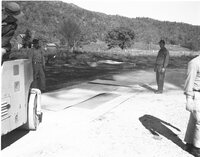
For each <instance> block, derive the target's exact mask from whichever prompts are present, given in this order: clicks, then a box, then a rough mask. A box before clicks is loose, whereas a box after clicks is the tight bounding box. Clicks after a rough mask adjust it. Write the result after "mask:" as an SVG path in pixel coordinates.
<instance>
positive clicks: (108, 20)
mask: <svg viewBox="0 0 200 157" xmlns="http://www.w3.org/2000/svg"><path fill="white" fill-rule="evenodd" d="M5 3H6V2H5V1H3V2H2V5H5ZM17 3H19V4H20V5H21V6H22V10H23V12H24V14H25V17H24V19H23V21H21V23H20V26H21V27H19V29H18V30H17V33H16V34H19V33H24V32H25V31H26V29H27V28H29V29H30V30H35V31H36V33H37V34H38V35H39V36H41V37H43V38H45V39H46V40H47V41H48V42H56V41H60V40H62V38H63V37H62V35H61V34H60V32H59V30H60V27H61V25H62V23H63V21H64V20H66V19H68V18H71V19H73V20H75V21H76V23H78V24H79V26H80V28H81V31H82V33H83V34H85V40H86V41H96V40H97V39H99V40H104V37H105V34H106V33H107V32H108V31H109V30H111V29H113V28H116V27H120V26H123V27H129V28H131V29H132V30H134V32H135V34H136V39H135V41H136V42H144V43H157V42H158V40H159V39H160V38H164V39H165V40H166V41H167V43H169V44H173V45H182V46H184V47H187V48H190V49H193V50H199V49H200V38H199V36H200V26H193V25H189V24H185V23H176V22H167V21H166V22H161V21H158V20H154V19H150V18H127V17H123V16H118V15H106V14H104V13H98V12H92V11H89V10H85V9H82V8H80V7H78V6H76V5H74V4H69V3H64V2H60V1H18V2H17Z"/></svg>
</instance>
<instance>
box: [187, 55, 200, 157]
mask: <svg viewBox="0 0 200 157" xmlns="http://www.w3.org/2000/svg"><path fill="white" fill-rule="evenodd" d="M184 91H185V92H184V93H185V95H186V110H188V111H189V112H190V119H189V122H188V126H187V130H186V134H185V139H184V140H185V142H186V148H185V149H186V151H188V152H190V153H191V154H193V155H194V156H195V157H200V55H199V56H198V57H195V58H194V59H192V60H191V61H190V62H189V63H188V69H187V78H186V81H185V87H184Z"/></svg>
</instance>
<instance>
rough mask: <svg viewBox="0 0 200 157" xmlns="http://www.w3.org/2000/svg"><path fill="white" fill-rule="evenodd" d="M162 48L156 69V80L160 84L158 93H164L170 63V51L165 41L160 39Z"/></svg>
mask: <svg viewBox="0 0 200 157" xmlns="http://www.w3.org/2000/svg"><path fill="white" fill-rule="evenodd" d="M159 45H160V50H159V52H158V55H157V58H156V64H155V67H154V71H155V72H156V82H157V86H158V90H157V91H156V93H157V94H161V93H163V86H164V78H165V71H166V68H167V65H168V63H169V51H168V50H167V49H166V48H165V41H164V40H160V41H159Z"/></svg>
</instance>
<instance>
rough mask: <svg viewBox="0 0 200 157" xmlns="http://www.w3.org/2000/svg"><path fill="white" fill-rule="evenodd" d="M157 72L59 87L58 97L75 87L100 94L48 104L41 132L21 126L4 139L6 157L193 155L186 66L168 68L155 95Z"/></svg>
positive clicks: (143, 72)
mask: <svg viewBox="0 0 200 157" xmlns="http://www.w3.org/2000/svg"><path fill="white" fill-rule="evenodd" d="M154 75H155V74H154V73H153V72H152V70H148V71H142V70H139V71H135V72H132V71H129V72H123V73H119V74H115V75H112V77H109V78H107V79H106V78H105V80H94V81H92V82H85V83H82V84H79V85H75V86H72V87H70V88H63V89H62V90H59V91H55V92H54V94H52V95H54V97H53V98H54V99H52V100H54V101H58V100H60V99H61V98H63V97H62V96H63V95H61V94H63V92H65V93H66V92H68V93H69V91H71V92H72V91H73V92H77V91H78V92H80V91H87V92H86V93H89V94H93V93H95V92H96V95H98V96H92V98H91V99H89V100H88V101H82V102H81V103H78V104H77V103H73V104H72V103H71V104H72V105H71V106H67V108H65V109H61V110H59V111H58V110H54V109H55V108H57V106H55V104H53V103H52V106H53V107H54V108H50V110H49V108H48V106H47V108H46V109H44V106H43V113H44V117H43V122H42V123H41V125H40V126H39V128H38V130H37V131H31V132H24V131H20V130H16V131H14V132H11V133H10V134H8V135H7V136H6V137H3V138H2V144H3V147H4V148H3V149H2V151H1V155H2V157H27V156H28V157H67V156H70V157H111V156H115V157H116V156H117V157H118V156H119V157H122V156H123V157H130V156H134V157H146V156H148V157H190V156H191V155H190V154H188V153H187V152H185V151H184V150H183V147H184V143H183V139H184V133H185V129H186V125H187V120H188V116H189V113H188V112H187V111H186V110H185V97H184V95H183V91H182V88H183V84H184V76H185V70H184V69H183V70H180V69H179V70H175V69H169V70H168V71H167V74H166V83H165V93H164V94H162V95H160V94H158V95H156V94H154V90H155V89H156V85H155V79H154V78H155V76H154ZM56 92H57V93H56ZM55 93H56V94H57V95H56V94H55ZM99 93H100V94H99ZM102 93H104V94H102ZM48 94H49V93H47V94H46V95H43V101H44V100H45V96H50V94H49V95H48ZM55 95H56V96H55ZM102 95H103V96H102ZM56 98H59V99H56ZM60 104H62V105H63V102H60ZM64 104H67V103H64ZM68 104H69V102H68ZM64 107H65V106H64ZM64 107H63V108H64Z"/></svg>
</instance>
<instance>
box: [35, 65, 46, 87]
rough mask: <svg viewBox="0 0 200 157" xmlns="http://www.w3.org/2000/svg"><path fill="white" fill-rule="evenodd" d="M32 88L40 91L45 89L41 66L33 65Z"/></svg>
mask: <svg viewBox="0 0 200 157" xmlns="http://www.w3.org/2000/svg"><path fill="white" fill-rule="evenodd" d="M33 78H34V81H33V87H35V88H38V89H40V90H42V91H44V90H45V89H46V78H45V74H44V69H43V66H42V64H40V63H37V64H33Z"/></svg>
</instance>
